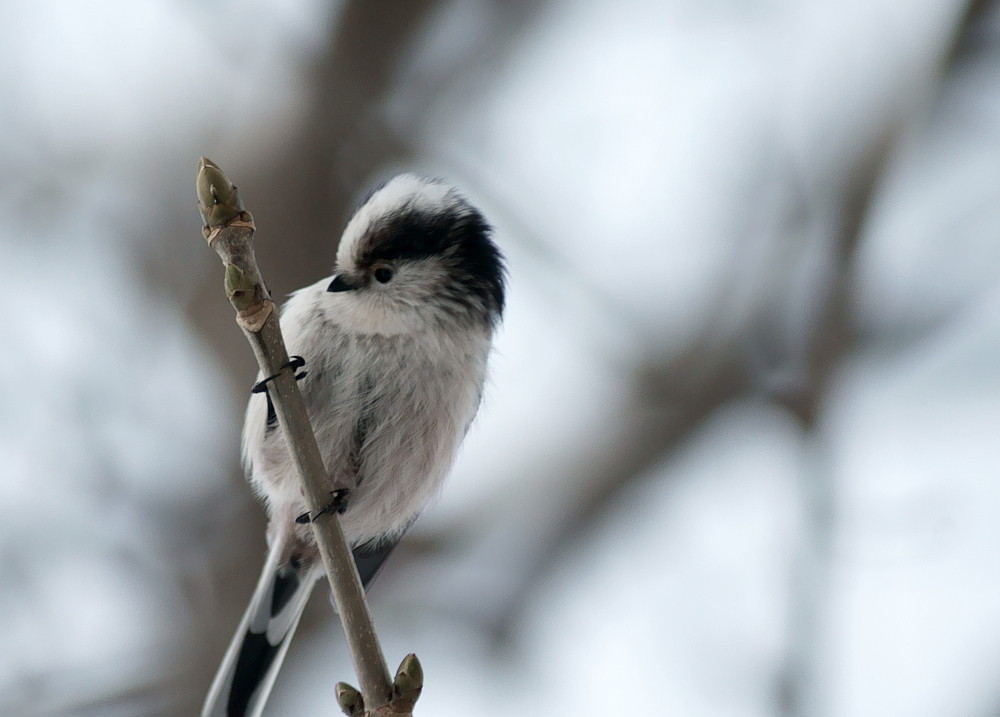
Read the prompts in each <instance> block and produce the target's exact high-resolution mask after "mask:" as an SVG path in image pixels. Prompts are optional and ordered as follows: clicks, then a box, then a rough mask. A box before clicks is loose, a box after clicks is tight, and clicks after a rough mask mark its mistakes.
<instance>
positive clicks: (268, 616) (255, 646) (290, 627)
mask: <svg viewBox="0 0 1000 717" xmlns="http://www.w3.org/2000/svg"><path fill="white" fill-rule="evenodd" d="M395 546H396V543H395V542H393V541H386V542H383V543H378V544H372V545H364V546H361V547H358V548H355V549H354V551H353V552H354V561H355V564H356V565H357V566H358V573H359V575H360V576H361V583H362V585H364V587H365V589H367V588H368V587H369V586H370V585H371V583H372V581H373V580H374V579H375V576H376V575H377V574H378V572H379V570H380V569H381V567H382V565H383V564H384V562H385V559H386V558H388V557H389V553H390V552H391V551H392V550H393V548H395ZM286 556H287V551H286V550H285V548H284V546H276V547H275V548H274V549H272V550H271V551H270V552H269V553H268V557H267V561H266V562H265V563H264V570H263V571H262V572H261V575H260V579H259V580H258V581H257V588H256V590H254V594H253V597H252V598H251V600H250V604H249V605H248V606H247V610H246V612H245V613H244V615H243V619H242V620H241V621H240V624H239V626H238V627H237V628H236V634H235V635H234V636H233V640H232V642H231V643H230V645H229V649H227V650H226V654H225V656H224V657H223V658H222V664H221V665H220V666H219V670H218V672H217V673H216V675H215V681H214V682H213V683H212V687H211V689H210V690H209V692H208V698H207V700H206V702H205V711H204V712H202V717H235V716H237V715H241V716H246V717H256V716H257V715H260V714H261V713H262V712H263V709H264V705H265V704H266V702H267V697H268V695H269V694H270V693H271V688H272V687H273V686H274V680H275V679H276V678H277V676H278V671H279V670H280V669H281V664H282V662H284V660H285V654H286V653H287V652H288V646H289V644H290V643H291V639H292V635H293V634H294V632H295V628H296V627H297V626H298V624H299V619H300V618H301V617H302V612H303V610H305V607H306V603H307V602H308V600H309V596H310V595H311V594H312V590H313V587H314V586H315V584H316V582H317V581H318V580H319V579H320V578H322V577H323V572H322V570H320V569H318V568H317V567H316V566H314V565H304V564H302V563H301V562H299V561H297V560H294V559H291V560H290V559H288V558H287V557H286Z"/></svg>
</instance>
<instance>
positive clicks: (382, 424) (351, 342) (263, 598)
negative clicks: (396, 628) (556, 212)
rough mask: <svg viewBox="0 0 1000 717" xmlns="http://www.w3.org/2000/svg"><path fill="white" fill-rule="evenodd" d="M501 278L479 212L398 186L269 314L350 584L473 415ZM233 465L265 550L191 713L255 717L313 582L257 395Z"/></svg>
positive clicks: (313, 553)
mask: <svg viewBox="0 0 1000 717" xmlns="http://www.w3.org/2000/svg"><path fill="white" fill-rule="evenodd" d="M503 305H504V267H503V260H502V257H501V255H500V252H499V251H498V249H497V247H496V246H495V245H494V244H493V242H492V240H491V239H490V228H489V226H488V225H487V223H486V221H485V219H484V218H483V216H482V215H481V214H480V213H479V211H477V210H476V209H475V208H474V207H473V206H471V205H470V204H469V203H468V202H467V201H466V200H465V199H464V198H463V197H462V196H461V195H459V194H458V193H457V192H456V191H455V190H454V189H453V188H451V187H449V186H448V185H446V184H443V183H441V182H438V181H435V180H428V179H423V178H420V177H417V176H414V175H411V174H402V175H399V176H398V177H396V178H394V179H392V180H390V181H389V182H388V183H386V184H384V185H383V186H382V187H380V188H379V189H377V190H376V191H375V192H373V193H372V194H371V195H370V196H369V197H368V199H367V200H366V201H364V202H363V203H362V204H361V206H360V207H359V208H358V209H357V210H356V211H355V213H354V215H353V216H352V217H351V219H350V221H349V222H348V224H347V227H346V229H345V230H344V234H343V237H342V238H341V241H340V247H339V249H338V251H337V266H336V273H335V274H334V275H333V276H332V277H327V278H325V279H323V280H322V281H319V282H317V283H316V284H313V285H312V286H307V287H306V288H304V289H301V290H299V291H297V292H296V293H294V294H293V295H292V296H291V298H290V299H289V300H288V302H287V303H286V304H285V306H284V309H283V310H282V314H281V328H282V331H283V332H284V336H285V341H286V344H287V346H288V349H289V352H290V353H294V354H297V355H300V356H302V357H304V359H305V361H306V372H305V373H306V375H305V376H303V377H302V379H301V381H300V383H299V386H300V388H301V390H302V393H303V396H304V399H305V403H306V408H307V410H308V412H309V418H310V420H311V422H312V426H313V430H314V431H315V433H316V438H317V441H318V443H319V447H320V451H321V453H322V455H323V460H324V464H325V466H326V470H327V473H328V475H329V477H330V481H331V489H332V488H333V487H334V486H342V485H347V486H349V493H348V495H347V499H346V506H347V507H346V510H345V511H344V512H343V514H342V515H341V516H340V520H341V526H342V528H343V530H344V533H345V535H346V536H347V538H348V540H349V541H350V543H351V545H352V546H355V551H354V553H355V559H356V560H357V561H358V567H359V572H360V573H361V576H362V580H363V581H364V582H365V584H366V586H367V584H368V583H369V582H370V580H371V579H372V577H373V576H374V574H375V572H376V571H377V570H378V567H379V565H380V564H381V562H382V560H384V558H385V557H386V556H387V555H388V552H389V550H391V547H392V546H393V545H394V544H395V541H396V540H397V539H398V538H399V536H400V535H401V534H402V533H403V531H405V530H406V528H407V527H408V526H409V525H410V524H411V523H412V522H413V521H414V519H416V517H417V514H418V513H419V512H420V511H421V510H422V509H423V507H424V506H425V505H426V503H427V502H428V500H430V499H431V498H432V497H433V496H434V494H435V493H436V492H437V491H438V489H439V488H440V486H441V483H442V481H443V480H444V478H445V475H446V474H447V472H448V470H449V468H450V466H451V464H452V461H453V459H454V457H455V453H456V451H457V450H458V446H459V443H460V442H461V440H462V438H463V437H464V435H465V432H466V430H467V429H468V427H469V424H470V423H471V421H472V419H473V417H474V416H475V415H476V411H477V409H478V407H479V400H480V396H481V394H482V390H483V381H484V378H485V375H486V361H487V356H488V354H489V352H490V346H491V342H492V337H493V330H494V328H495V327H496V325H497V323H498V322H499V320H500V316H501V313H502V311H503ZM243 454H244V460H245V462H246V465H247V468H248V473H249V477H250V482H251V483H252V484H253V487H254V488H255V489H256V491H257V493H258V494H259V495H260V496H261V497H262V498H264V500H265V501H266V503H267V512H268V516H269V525H268V531H267V538H268V545H269V552H268V557H267V560H266V562H265V565H264V570H263V573H262V574H261V576H260V580H259V582H258V584H257V589H256V591H255V592H254V595H253V597H252V599H251V601H250V605H249V606H248V608H247V611H246V614H245V615H244V616H243V620H242V622H241V623H240V625H239V628H238V629H237V631H236V635H235V636H234V637H233V640H232V643H231V644H230V646H229V649H228V651H227V652H226V655H225V658H224V659H223V662H222V665H221V666H220V668H219V672H218V674H217V675H216V677H215V681H214V682H213V684H212V687H211V689H210V691H209V694H208V697H207V699H206V702H205V706H204V708H203V711H202V715H203V717H221V716H223V715H225V716H226V717H234V716H236V715H240V716H243V715H259V714H260V713H261V712H262V711H263V708H264V703H265V702H266V700H267V697H268V694H269V693H270V690H271V686H272V685H273V683H274V679H275V677H276V676H277V672H278V669H279V667H280V665H281V662H282V660H283V659H284V656H285V652H286V651H287V649H288V644H289V641H290V638H291V636H292V632H293V631H294V630H295V627H296V625H297V624H298V621H299V617H300V616H301V615H302V610H303V608H304V607H305V604H306V599H307V598H308V597H309V594H310V592H311V591H312V587H313V585H314V584H315V582H316V580H317V578H319V577H320V576H321V575H322V574H323V569H322V564H321V561H320V559H319V554H318V551H317V548H316V545H315V541H314V538H313V532H312V528H311V527H310V526H309V525H308V524H307V523H306V524H303V523H302V522H301V520H300V521H298V522H297V520H296V519H297V518H300V516H302V515H303V514H304V513H305V512H306V511H307V510H308V508H307V506H306V503H305V500H304V499H303V497H302V492H301V489H300V487H299V485H300V484H299V479H298V476H297V475H296V473H295V470H294V468H293V466H292V462H291V459H290V457H289V454H288V451H287V449H286V445H285V441H284V438H283V437H282V434H281V431H280V430H279V428H278V425H277V420H276V418H275V415H274V410H273V407H272V406H271V404H270V400H269V398H268V397H267V396H266V394H258V395H254V396H252V397H251V399H250V403H249V406H248V407H247V413H246V423H245V426H244V431H243Z"/></svg>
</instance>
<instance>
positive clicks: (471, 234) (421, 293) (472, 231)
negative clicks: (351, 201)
mask: <svg viewBox="0 0 1000 717" xmlns="http://www.w3.org/2000/svg"><path fill="white" fill-rule="evenodd" d="M490 234H491V230H490V227H489V225H488V224H487V223H486V220H485V219H484V218H483V216H482V214H480V212H479V211H478V210H477V209H476V208H475V207H473V206H472V205H471V204H469V202H468V201H466V200H465V198H464V197H462V196H461V195H460V194H459V193H458V192H457V191H456V190H455V189H453V188H452V187H450V186H449V185H447V184H444V183H442V182H440V181H438V180H434V179H425V178H423V177H418V176H416V175H413V174H400V175H399V176H397V177H394V178H393V179H390V180H389V181H388V182H386V183H385V184H383V185H382V186H380V187H378V188H377V189H375V190H374V191H373V192H372V193H371V194H370V195H369V196H368V197H367V198H366V199H365V200H364V201H363V202H362V203H361V204H360V205H359V207H358V208H357V210H355V212H354V214H353V215H352V216H351V219H350V221H349V222H348V223H347V228H346V229H345V230H344V234H343V237H342V238H341V240H340V247H339V249H338V251H337V266H336V268H335V270H334V271H335V275H334V278H333V281H331V282H330V285H329V287H328V288H327V291H329V292H334V293H337V292H353V295H354V296H355V297H356V298H357V300H358V301H364V302H367V303H370V305H371V306H378V307H379V308H381V309H383V310H393V309H399V310H414V311H419V312H421V313H426V312H432V313H434V314H435V316H436V318H437V319H439V320H449V319H455V320H457V321H473V322H480V323H482V322H485V323H486V324H487V325H490V326H492V325H493V324H495V323H496V322H497V321H499V319H500V316H501V314H502V312H503V307H504V265H503V258H502V256H501V254H500V251H499V250H498V249H497V247H496V245H495V244H494V243H493V241H492V239H491V238H490Z"/></svg>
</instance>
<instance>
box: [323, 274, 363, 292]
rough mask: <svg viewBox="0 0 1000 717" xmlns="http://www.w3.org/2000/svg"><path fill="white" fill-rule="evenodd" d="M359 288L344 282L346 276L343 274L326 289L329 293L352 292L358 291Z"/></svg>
mask: <svg viewBox="0 0 1000 717" xmlns="http://www.w3.org/2000/svg"><path fill="white" fill-rule="evenodd" d="M357 288H358V287H356V286H354V285H353V284H348V283H347V282H346V281H345V280H344V275H343V274H337V275H336V276H335V277H333V281H331V282H330V285H329V286H328V287H326V290H327V291H351V290H353V289H357Z"/></svg>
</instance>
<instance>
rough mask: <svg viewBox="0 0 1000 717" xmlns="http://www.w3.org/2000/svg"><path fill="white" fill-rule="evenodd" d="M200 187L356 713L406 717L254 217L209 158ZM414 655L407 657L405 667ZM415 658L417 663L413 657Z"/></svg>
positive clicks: (407, 677) (409, 675)
mask: <svg viewBox="0 0 1000 717" xmlns="http://www.w3.org/2000/svg"><path fill="white" fill-rule="evenodd" d="M197 188H198V202H199V209H200V211H201V214H202V218H203V219H204V221H205V228H204V230H203V232H204V235H205V238H206V239H207V240H208V243H209V246H211V247H212V248H213V249H215V251H216V253H218V255H219V257H220V258H221V259H222V262H223V264H224V265H225V267H226V280H225V286H226V295H227V296H228V298H229V301H230V303H232V305H233V307H234V308H235V309H236V311H237V314H236V323H237V324H239V326H240V328H241V329H243V334H244V335H245V336H246V338H247V341H249V342H250V346H251V348H252V349H253V352H254V355H255V356H256V357H257V363H258V364H259V365H260V370H261V372H262V374H263V375H264V376H273V377H274V378H273V379H272V380H271V386H270V387H269V389H268V390H269V393H270V396H271V399H272V401H273V404H274V409H275V412H276V413H277V415H278V422H279V424H280V425H281V429H282V431H283V435H284V438H285V442H286V443H287V445H288V450H289V453H290V455H291V457H292V460H293V463H294V464H295V468H296V471H297V473H298V475H299V478H300V479H301V481H302V487H303V495H304V496H305V498H306V503H307V504H308V506H309V512H310V514H311V515H316V516H317V518H316V519H314V520H313V521H312V523H311V524H312V526H313V530H314V531H315V535H316V543H317V546H318V547H319V552H320V555H321V556H322V559H323V566H324V567H325V569H326V574H327V578H328V579H329V582H330V589H331V591H332V593H333V600H334V603H335V604H336V606H337V612H338V613H339V615H340V620H341V623H342V625H343V628H344V634H345V635H346V636H347V642H348V647H349V648H350V651H351V658H352V659H353V661H354V669H355V671H356V672H357V676H358V681H359V682H360V684H361V695H362V696H363V702H362V701H361V700H356V701H355V704H357V707H358V708H359V711H357V714H362V713H363V710H364V709H365V706H367V709H369V710H371V713H372V714H374V713H376V712H378V713H379V714H409V713H410V712H412V700H411V701H410V703H409V704H410V707H411V709H409V710H407V711H406V712H399V711H390V712H386V710H387V709H391V708H392V706H393V705H391V704H390V703H391V702H398V700H395V701H394V700H393V697H394V687H395V694H397V695H398V692H399V685H396V686H394V685H393V683H392V682H390V679H389V672H388V669H387V668H386V664H385V658H384V657H383V656H382V648H381V646H380V645H379V642H378V636H377V635H376V633H375V626H374V624H373V622H372V617H371V612H370V611H369V609H368V603H367V602H366V600H365V593H364V589H363V588H362V586H361V580H360V578H359V577H358V571H357V568H356V566H355V564H354V559H353V558H352V556H351V551H350V549H349V547H348V545H347V541H346V539H345V538H344V533H343V531H342V530H341V528H340V520H339V518H338V517H337V515H336V514H335V512H334V511H324V508H325V507H326V505H327V504H328V502H329V492H330V485H329V481H328V480H327V474H326V469H325V468H324V466H323V459H322V457H321V455H320V452H319V446H318V445H317V444H316V437H315V435H314V434H313V430H312V426H311V425H310V423H309V417H308V415H307V413H306V409H305V403H304V402H303V400H302V394H301V393H300V392H299V388H298V385H297V384H296V381H295V375H294V374H295V371H294V369H293V368H291V367H290V366H289V357H288V352H287V350H286V349H285V342H284V339H283V338H282V335H281V327H280V325H279V322H278V314H277V312H276V311H275V310H274V303H273V302H272V301H271V297H270V296H269V294H268V292H267V289H266V287H265V285H264V282H263V280H262V279H261V275H260V270H259V269H258V268H257V259H256V257H255V256H254V251H253V245H252V240H253V234H254V224H253V217H252V216H251V215H250V213H249V212H247V211H245V210H244V209H243V203H242V202H241V201H240V198H239V193H238V191H237V189H236V187H235V186H233V184H232V183H231V182H230V181H229V179H228V177H226V175H225V174H224V173H223V172H222V170H220V169H219V168H218V167H217V166H216V165H215V164H213V163H212V162H211V161H210V160H208V159H206V158H204V157H202V158H201V161H200V162H199V165H198V178H197ZM411 658H412V656H410V657H408V658H407V660H404V667H406V666H407V665H408V664H409V663H408V662H407V661H408V660H410V659H411ZM412 660H413V661H414V662H415V660H416V658H412ZM415 672H416V674H419V675H420V683H421V686H422V673H420V670H419V663H417V667H416V668H413V667H412V665H411V666H410V669H408V670H404V668H403V667H401V668H400V673H397V682H399V679H398V678H399V675H400V674H403V676H404V682H406V684H405V685H404V687H407V688H409V692H410V693H412V691H413V685H412V682H413V675H414V674H415ZM417 692H419V689H417ZM413 700H415V697H413Z"/></svg>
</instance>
